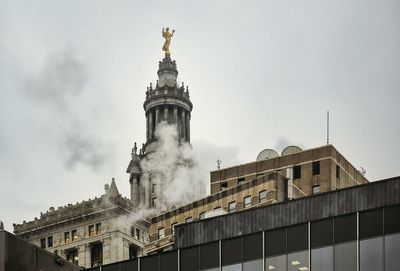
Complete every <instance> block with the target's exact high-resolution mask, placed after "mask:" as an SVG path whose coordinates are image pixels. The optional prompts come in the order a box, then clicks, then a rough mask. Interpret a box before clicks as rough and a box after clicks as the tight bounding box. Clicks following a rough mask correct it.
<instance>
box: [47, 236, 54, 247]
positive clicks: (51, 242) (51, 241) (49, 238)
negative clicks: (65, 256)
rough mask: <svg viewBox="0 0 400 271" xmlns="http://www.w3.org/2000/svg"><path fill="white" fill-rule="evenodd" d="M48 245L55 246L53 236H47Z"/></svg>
mask: <svg viewBox="0 0 400 271" xmlns="http://www.w3.org/2000/svg"><path fill="white" fill-rule="evenodd" d="M47 247H53V236H49V237H47Z"/></svg>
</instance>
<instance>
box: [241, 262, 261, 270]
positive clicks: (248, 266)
mask: <svg viewBox="0 0 400 271" xmlns="http://www.w3.org/2000/svg"><path fill="white" fill-rule="evenodd" d="M262 270H263V260H262V259H260V260H256V261H250V262H244V263H243V271H262Z"/></svg>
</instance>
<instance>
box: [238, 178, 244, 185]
mask: <svg viewBox="0 0 400 271" xmlns="http://www.w3.org/2000/svg"><path fill="white" fill-rule="evenodd" d="M245 181H246V180H245V178H244V177H241V178H239V179H238V184H243V183H244V182H245Z"/></svg>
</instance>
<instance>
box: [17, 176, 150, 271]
mask: <svg viewBox="0 0 400 271" xmlns="http://www.w3.org/2000/svg"><path fill="white" fill-rule="evenodd" d="M105 190H106V191H105V194H104V195H102V196H101V197H99V198H95V199H92V200H90V199H89V200H88V201H82V202H80V203H76V204H69V205H67V206H64V207H58V208H57V209H55V208H53V207H51V208H50V209H49V210H48V211H47V212H46V213H41V214H40V218H35V220H34V221H30V222H25V221H24V223H22V224H19V225H17V224H14V233H15V234H16V235H17V236H18V237H20V238H22V239H24V240H26V241H28V242H30V243H32V244H35V245H37V246H38V247H40V248H42V249H45V250H47V251H49V252H51V253H57V254H58V255H59V256H61V257H62V258H64V259H66V260H67V261H69V262H72V263H75V264H77V265H79V266H82V267H86V268H88V267H91V266H98V265H102V264H108V263H113V262H117V261H123V260H127V259H132V258H136V257H137V256H138V255H141V254H142V247H143V245H144V243H146V242H148V238H149V231H148V229H149V221H147V220H146V219H143V218H141V217H138V216H137V214H136V212H137V209H136V208H135V206H133V205H132V203H131V201H130V200H129V199H127V198H123V197H122V196H121V195H120V194H119V192H118V189H117V186H116V184H115V181H114V180H112V182H111V185H110V186H108V185H106V186H105Z"/></svg>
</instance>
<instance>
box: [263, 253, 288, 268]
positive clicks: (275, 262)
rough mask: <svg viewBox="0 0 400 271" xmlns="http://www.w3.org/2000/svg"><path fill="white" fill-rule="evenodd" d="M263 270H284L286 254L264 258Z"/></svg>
mask: <svg viewBox="0 0 400 271" xmlns="http://www.w3.org/2000/svg"><path fill="white" fill-rule="evenodd" d="M265 270H266V271H270V270H273V271H286V255H280V256H275V257H269V258H266V259H265Z"/></svg>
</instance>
